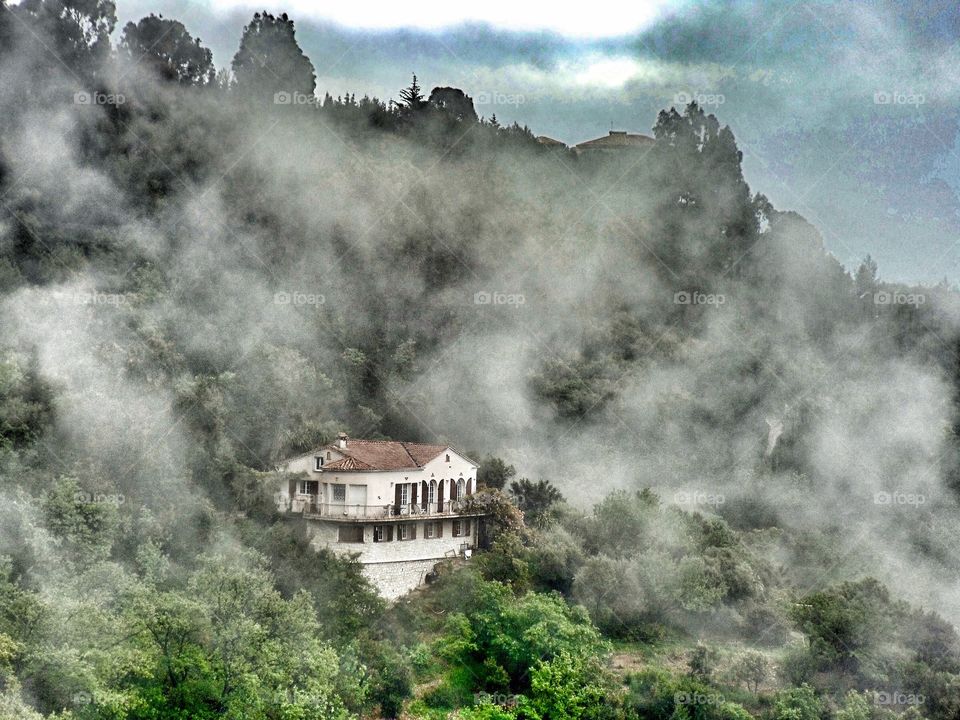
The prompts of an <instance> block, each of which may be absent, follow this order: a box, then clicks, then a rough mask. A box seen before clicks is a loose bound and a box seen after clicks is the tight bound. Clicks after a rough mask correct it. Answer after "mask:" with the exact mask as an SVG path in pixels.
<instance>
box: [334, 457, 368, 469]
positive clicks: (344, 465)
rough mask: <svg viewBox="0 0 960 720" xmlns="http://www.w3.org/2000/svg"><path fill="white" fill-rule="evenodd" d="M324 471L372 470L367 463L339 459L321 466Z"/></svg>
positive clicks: (347, 458)
mask: <svg viewBox="0 0 960 720" xmlns="http://www.w3.org/2000/svg"><path fill="white" fill-rule="evenodd" d="M323 469H324V470H373V469H374V468H373V467H372V466H370V465H367V463H365V462H363V461H361V460H357V459H356V458H353V457H345V458H340V459H339V460H334V461H333V462H331V463H327V464H326V465H324V466H323Z"/></svg>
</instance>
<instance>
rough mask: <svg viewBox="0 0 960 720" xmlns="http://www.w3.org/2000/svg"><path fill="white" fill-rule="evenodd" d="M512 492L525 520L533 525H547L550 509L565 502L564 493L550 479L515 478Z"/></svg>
mask: <svg viewBox="0 0 960 720" xmlns="http://www.w3.org/2000/svg"><path fill="white" fill-rule="evenodd" d="M510 494H511V495H512V496H513V498H514V499H515V500H516V502H517V506H518V507H519V508H520V511H521V512H523V516H524V520H525V521H526V522H527V524H528V525H531V526H532V527H540V528H542V527H545V526H546V525H547V524H548V523H549V521H550V510H551V509H552V508H553V507H554V506H555V505H557V504H558V503H560V502H563V495H562V494H561V493H560V491H559V490H557V488H555V487H554V486H553V485H552V484H551V483H550V481H549V480H538V481H537V482H533V481H531V480H528V479H527V478H520V479H519V480H514V481H513V482H511V483H510Z"/></svg>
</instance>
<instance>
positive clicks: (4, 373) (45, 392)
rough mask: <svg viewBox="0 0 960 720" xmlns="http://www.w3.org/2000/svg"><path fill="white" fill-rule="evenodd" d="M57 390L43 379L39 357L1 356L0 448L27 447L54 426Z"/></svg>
mask: <svg viewBox="0 0 960 720" xmlns="http://www.w3.org/2000/svg"><path fill="white" fill-rule="evenodd" d="M53 413H54V407H53V390H52V388H51V387H50V386H49V385H48V384H47V383H45V382H44V381H43V380H42V378H41V377H40V372H39V368H38V364H37V359H36V357H32V358H30V359H28V360H26V361H24V360H23V359H22V358H18V357H17V356H16V355H14V354H10V353H8V354H6V355H4V356H0V447H2V446H3V445H5V444H10V445H12V446H13V447H23V446H25V445H27V444H29V443H31V442H33V441H35V440H36V439H37V438H39V437H40V436H41V435H42V434H43V432H44V431H45V430H46V429H47V428H48V427H49V426H50V424H51V423H52V422H53Z"/></svg>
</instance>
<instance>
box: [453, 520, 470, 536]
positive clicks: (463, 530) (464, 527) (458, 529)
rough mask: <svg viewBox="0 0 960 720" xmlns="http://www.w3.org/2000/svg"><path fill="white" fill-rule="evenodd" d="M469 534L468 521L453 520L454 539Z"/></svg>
mask: <svg viewBox="0 0 960 720" xmlns="http://www.w3.org/2000/svg"><path fill="white" fill-rule="evenodd" d="M469 534H470V521H469V520H454V521H453V535H454V537H465V536H467V535H469Z"/></svg>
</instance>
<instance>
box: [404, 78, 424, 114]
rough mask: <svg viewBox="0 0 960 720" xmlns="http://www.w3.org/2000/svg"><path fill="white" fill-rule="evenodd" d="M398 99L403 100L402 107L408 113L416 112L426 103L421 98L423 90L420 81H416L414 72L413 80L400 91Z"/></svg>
mask: <svg viewBox="0 0 960 720" xmlns="http://www.w3.org/2000/svg"><path fill="white" fill-rule="evenodd" d="M400 99H401V100H402V101H403V107H404V109H405V110H406V112H407V113H408V114H412V113H415V112H417V111H418V110H420V109H422V108H423V107H424V105H426V104H427V103H426V101H425V100H424V99H423V92H422V91H421V88H420V83H418V82H417V75H416V73H414V75H413V80H412V81H411V83H410V85H409V87H405V88H404V89H403V90H401V91H400Z"/></svg>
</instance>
